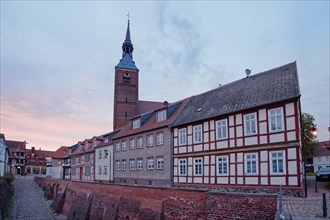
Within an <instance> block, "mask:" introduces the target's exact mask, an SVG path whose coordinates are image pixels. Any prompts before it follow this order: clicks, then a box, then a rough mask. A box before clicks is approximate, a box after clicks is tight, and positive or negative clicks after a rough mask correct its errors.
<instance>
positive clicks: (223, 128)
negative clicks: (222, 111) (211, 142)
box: [216, 119, 228, 140]
mask: <svg viewBox="0 0 330 220" xmlns="http://www.w3.org/2000/svg"><path fill="white" fill-rule="evenodd" d="M216 127H217V130H216V133H217V140H220V139H225V138H227V137H228V136H227V119H224V120H220V121H217V122H216Z"/></svg>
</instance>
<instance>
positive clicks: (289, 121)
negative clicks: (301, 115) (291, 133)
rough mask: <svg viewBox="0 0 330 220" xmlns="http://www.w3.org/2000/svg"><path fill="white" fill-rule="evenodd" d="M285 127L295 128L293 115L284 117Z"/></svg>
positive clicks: (288, 128)
mask: <svg viewBox="0 0 330 220" xmlns="http://www.w3.org/2000/svg"><path fill="white" fill-rule="evenodd" d="M286 129H287V130H295V129H296V124H295V122H294V117H288V118H286Z"/></svg>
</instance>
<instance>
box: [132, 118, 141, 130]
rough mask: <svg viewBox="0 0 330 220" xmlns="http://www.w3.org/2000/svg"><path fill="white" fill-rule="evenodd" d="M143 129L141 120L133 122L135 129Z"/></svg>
mask: <svg viewBox="0 0 330 220" xmlns="http://www.w3.org/2000/svg"><path fill="white" fill-rule="evenodd" d="M139 127H141V120H140V118H138V119H135V120H133V129H135V128H139Z"/></svg>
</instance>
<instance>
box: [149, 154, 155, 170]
mask: <svg viewBox="0 0 330 220" xmlns="http://www.w3.org/2000/svg"><path fill="white" fill-rule="evenodd" d="M147 164H148V170H153V169H154V158H153V157H148V158H147Z"/></svg>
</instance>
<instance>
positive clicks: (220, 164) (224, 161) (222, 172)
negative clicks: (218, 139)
mask: <svg viewBox="0 0 330 220" xmlns="http://www.w3.org/2000/svg"><path fill="white" fill-rule="evenodd" d="M217 174H218V175H219V176H226V175H228V156H218V157H217Z"/></svg>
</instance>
